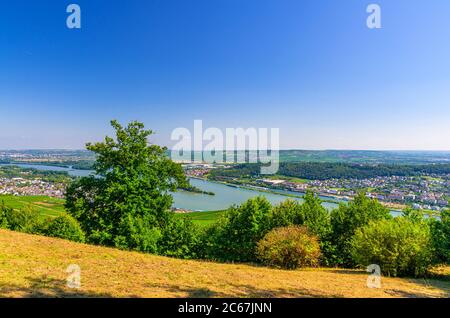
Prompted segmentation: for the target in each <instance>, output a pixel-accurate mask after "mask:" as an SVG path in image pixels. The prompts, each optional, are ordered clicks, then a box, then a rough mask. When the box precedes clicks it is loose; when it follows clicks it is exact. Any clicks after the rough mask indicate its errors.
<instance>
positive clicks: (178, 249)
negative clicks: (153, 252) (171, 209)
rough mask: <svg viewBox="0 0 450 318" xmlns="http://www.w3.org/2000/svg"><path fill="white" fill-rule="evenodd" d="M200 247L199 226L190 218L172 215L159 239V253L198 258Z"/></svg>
mask: <svg viewBox="0 0 450 318" xmlns="http://www.w3.org/2000/svg"><path fill="white" fill-rule="evenodd" d="M198 247H199V228H198V227H197V226H196V225H195V224H194V223H193V222H192V221H191V220H190V219H188V218H177V217H175V216H172V217H171V219H170V220H169V222H168V224H167V225H166V226H165V227H164V228H163V230H162V236H161V238H160V240H159V241H158V254H160V255H165V256H171V257H178V258H187V259H189V258H197V257H198V253H199V252H198V250H197V249H198Z"/></svg>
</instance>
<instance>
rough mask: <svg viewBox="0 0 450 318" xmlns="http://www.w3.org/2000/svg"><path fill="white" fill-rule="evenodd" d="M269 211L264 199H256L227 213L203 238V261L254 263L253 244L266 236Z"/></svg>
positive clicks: (269, 206) (268, 205) (230, 209)
mask: <svg viewBox="0 0 450 318" xmlns="http://www.w3.org/2000/svg"><path fill="white" fill-rule="evenodd" d="M271 209H272V206H271V204H270V202H269V201H268V200H267V199H266V198H265V197H256V198H253V199H250V200H248V201H247V202H245V203H243V204H242V205H241V206H238V207H231V208H229V209H228V210H227V212H226V213H225V215H224V217H222V218H221V219H220V220H219V221H218V222H217V224H215V225H214V226H212V227H211V228H210V229H209V230H207V231H206V232H205V234H204V239H203V240H202V241H203V244H204V246H205V252H204V254H205V257H207V258H210V259H215V260H222V261H238V262H251V261H256V244H257V242H258V241H259V240H260V239H261V238H262V237H263V236H264V234H266V231H267V227H266V226H264V225H265V224H266V222H267V217H268V215H269V213H270V211H271Z"/></svg>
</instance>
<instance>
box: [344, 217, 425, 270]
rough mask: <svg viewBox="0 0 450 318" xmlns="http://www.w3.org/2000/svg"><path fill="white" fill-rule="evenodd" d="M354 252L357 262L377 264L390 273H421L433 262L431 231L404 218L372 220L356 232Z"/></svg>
mask: <svg viewBox="0 0 450 318" xmlns="http://www.w3.org/2000/svg"><path fill="white" fill-rule="evenodd" d="M351 254H352V257H353V259H354V262H355V263H356V264H357V265H360V266H363V267H365V266H368V265H370V264H377V265H379V266H380V268H381V271H382V273H384V274H385V275H387V276H421V275H424V274H425V273H426V272H427V270H428V268H429V266H430V265H431V257H432V249H431V238H430V231H429V228H428V226H427V224H426V223H424V222H414V221H411V220H409V219H407V218H405V217H397V218H395V219H391V220H379V221H373V222H370V223H369V224H368V225H366V226H364V227H362V228H360V229H358V230H357V231H356V234H355V236H354V237H353V238H352V240H351Z"/></svg>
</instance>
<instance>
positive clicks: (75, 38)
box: [0, 0, 450, 150]
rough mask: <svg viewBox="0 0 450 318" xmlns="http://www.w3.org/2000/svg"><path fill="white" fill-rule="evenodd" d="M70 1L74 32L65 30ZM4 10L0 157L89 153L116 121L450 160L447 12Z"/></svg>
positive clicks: (100, 3) (159, 1)
mask: <svg viewBox="0 0 450 318" xmlns="http://www.w3.org/2000/svg"><path fill="white" fill-rule="evenodd" d="M70 3H77V4H79V5H80V7H81V10H82V29H81V30H70V29H68V28H67V27H66V22H65V21H66V18H67V16H68V14H67V13H66V7H67V5H68V4H70ZM370 3H373V1H363V0H361V1H359V0H341V1H336V0H311V1H298V0H191V1H183V0H177V1H175V0H141V1H137V0H136V1H133V0H129V1H106V0H95V1H93V0H89V1H88V0H72V1H54V0H47V1H42V0H41V1H20V0H17V1H12V0H8V1H7V0H1V10H0V149H5V148H9V149H11V148H16V149H18V148H19V149H20V148H22V149H23V148H83V147H84V144H85V142H86V141H95V140H99V139H101V138H102V137H103V136H104V135H105V134H110V133H111V130H110V128H109V120H110V119H113V118H115V119H118V120H120V121H121V122H123V123H125V122H128V121H130V120H134V119H137V120H141V121H143V122H144V123H145V124H146V126H148V127H149V128H152V129H153V130H155V131H156V133H157V135H156V136H155V137H154V139H153V141H154V142H157V143H160V144H164V145H167V146H169V147H170V146H171V145H172V144H173V143H174V142H171V141H170V134H171V132H172V130H173V129H175V128H177V127H186V128H189V129H192V128H193V121H194V120H195V119H202V120H203V124H204V126H205V127H218V128H221V129H225V128H226V127H244V128H248V127H257V128H259V127H267V128H272V127H275V128H280V137H281V147H282V148H284V149H286V148H302V149H379V150H382V149H395V150H402V149H421V150H450V58H449V57H450V19H449V17H450V2H449V1H448V0H431V1H430V0H429V1H422V0H417V1H406V0H396V1H392V0H383V1H377V2H376V3H378V4H380V6H381V9H382V29H380V30H370V29H368V28H367V27H366V18H367V15H368V14H367V13H366V7H367V5H368V4H370Z"/></svg>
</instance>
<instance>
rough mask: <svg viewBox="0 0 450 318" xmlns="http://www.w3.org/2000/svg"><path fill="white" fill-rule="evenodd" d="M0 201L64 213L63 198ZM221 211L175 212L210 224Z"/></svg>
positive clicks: (49, 214)
mask: <svg viewBox="0 0 450 318" xmlns="http://www.w3.org/2000/svg"><path fill="white" fill-rule="evenodd" d="M0 202H4V203H5V205H6V206H7V207H10V208H13V209H24V208H28V207H31V208H32V209H33V210H35V211H37V212H39V214H40V215H41V216H42V217H43V218H47V217H56V216H59V215H61V214H62V213H65V209H64V200H63V199H57V198H51V197H46V196H13V195H0ZM222 214H223V211H209V212H193V213H186V214H177V217H185V216H187V217H189V218H190V219H191V220H192V221H193V222H194V223H197V224H198V225H203V226H205V225H210V224H212V223H214V221H215V220H217V219H218V218H219V217H220V215H222Z"/></svg>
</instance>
